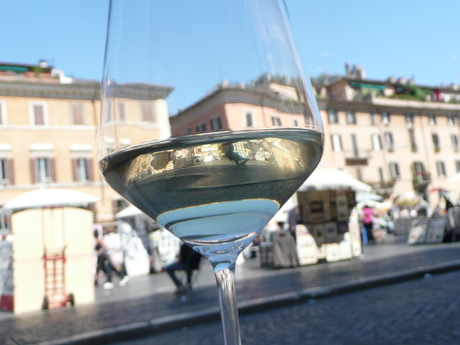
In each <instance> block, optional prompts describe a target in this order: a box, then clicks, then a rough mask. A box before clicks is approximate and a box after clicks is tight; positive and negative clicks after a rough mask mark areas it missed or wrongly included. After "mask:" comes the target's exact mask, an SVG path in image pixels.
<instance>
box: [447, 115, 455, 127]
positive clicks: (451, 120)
mask: <svg viewBox="0 0 460 345" xmlns="http://www.w3.org/2000/svg"><path fill="white" fill-rule="evenodd" d="M447 125H448V126H453V125H455V117H454V115H447Z"/></svg>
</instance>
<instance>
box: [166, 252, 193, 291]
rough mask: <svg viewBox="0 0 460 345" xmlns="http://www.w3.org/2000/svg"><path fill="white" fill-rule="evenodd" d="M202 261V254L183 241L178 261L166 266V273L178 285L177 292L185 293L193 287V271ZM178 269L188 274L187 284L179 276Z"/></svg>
mask: <svg viewBox="0 0 460 345" xmlns="http://www.w3.org/2000/svg"><path fill="white" fill-rule="evenodd" d="M200 262H201V254H199V253H197V252H196V251H194V250H193V249H192V248H191V247H189V246H188V245H186V244H185V243H183V244H182V245H181V247H180V251H179V255H178V257H177V262H175V263H172V264H170V265H168V266H166V267H165V271H166V273H168V275H169V276H170V277H171V279H172V281H173V282H174V285H176V292H175V293H176V294H177V295H179V294H183V293H185V292H187V288H188V290H191V289H192V272H193V270H195V269H198V267H199V265H200ZM176 271H185V272H186V274H187V286H184V285H183V284H182V282H181V281H180V280H179V279H178V278H177V276H176V273H175V272H176Z"/></svg>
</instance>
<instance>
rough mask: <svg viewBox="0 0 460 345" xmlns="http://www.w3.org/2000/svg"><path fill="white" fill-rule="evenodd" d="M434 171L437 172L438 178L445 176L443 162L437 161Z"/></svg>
mask: <svg viewBox="0 0 460 345" xmlns="http://www.w3.org/2000/svg"><path fill="white" fill-rule="evenodd" d="M436 169H437V170H438V176H446V167H445V166H444V162H442V161H437V162H436Z"/></svg>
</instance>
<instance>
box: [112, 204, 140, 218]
mask: <svg viewBox="0 0 460 345" xmlns="http://www.w3.org/2000/svg"><path fill="white" fill-rule="evenodd" d="M142 214H144V213H143V212H142V211H141V210H139V209H138V208H137V207H136V206H133V205H131V206H128V207H126V208H125V209H123V210H121V211H120V212H118V213H117V214H116V215H115V218H116V219H122V218H128V217H135V216H139V215H142Z"/></svg>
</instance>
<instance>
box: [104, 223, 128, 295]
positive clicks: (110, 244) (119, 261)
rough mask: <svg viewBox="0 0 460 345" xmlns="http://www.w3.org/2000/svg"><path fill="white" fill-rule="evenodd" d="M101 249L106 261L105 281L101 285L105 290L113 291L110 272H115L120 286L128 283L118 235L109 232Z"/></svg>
mask: <svg viewBox="0 0 460 345" xmlns="http://www.w3.org/2000/svg"><path fill="white" fill-rule="evenodd" d="M103 248H104V252H105V255H106V257H107V260H106V261H105V269H106V271H105V272H106V274H107V281H106V282H105V283H104V284H103V285H102V287H103V288H104V289H106V290H109V289H113V286H114V285H113V283H112V276H113V274H112V272H113V271H115V272H116V273H117V274H118V276H119V277H120V282H119V285H120V286H125V285H126V283H127V282H128V281H129V276H128V275H127V274H126V271H125V267H124V263H123V252H122V250H121V240H120V235H118V234H117V233H115V232H110V233H108V234H107V235H105V236H104V242H103Z"/></svg>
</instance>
